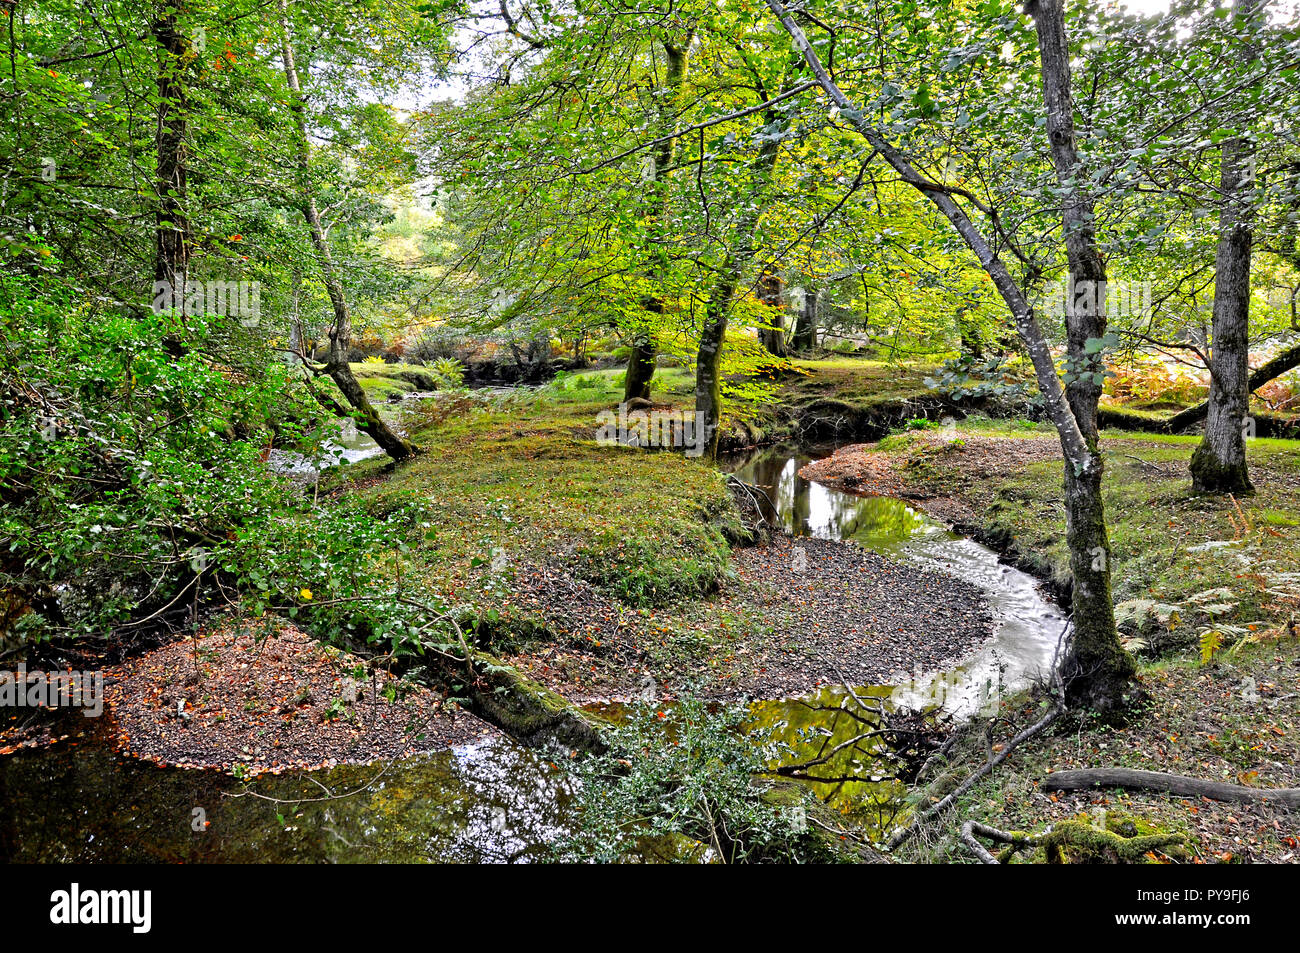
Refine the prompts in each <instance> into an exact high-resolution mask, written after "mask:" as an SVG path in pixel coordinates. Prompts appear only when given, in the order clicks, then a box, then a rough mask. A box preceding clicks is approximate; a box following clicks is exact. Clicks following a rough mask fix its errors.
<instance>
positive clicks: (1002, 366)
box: [925, 354, 1041, 404]
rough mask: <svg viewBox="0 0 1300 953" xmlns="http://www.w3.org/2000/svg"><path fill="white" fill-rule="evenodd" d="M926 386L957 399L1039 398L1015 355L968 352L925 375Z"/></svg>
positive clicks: (1026, 400) (1032, 399) (1027, 401)
mask: <svg viewBox="0 0 1300 953" xmlns="http://www.w3.org/2000/svg"><path fill="white" fill-rule="evenodd" d="M925 383H926V386H927V387H931V388H933V389H934V390H938V391H942V392H943V393H946V394H948V395H950V396H951V397H954V398H956V399H958V400H962V399H966V398H971V397H975V398H980V397H986V398H1000V399H1006V400H1015V401H1023V402H1025V403H1028V404H1036V403H1038V402H1039V401H1040V400H1041V398H1040V397H1039V396H1038V393H1037V387H1036V385H1034V383H1033V381H1032V380H1031V379H1030V378H1029V377H1028V376H1027V374H1026V373H1025V368H1024V363H1023V361H1021V360H1020V359H1018V358H1015V357H1006V356H994V357H986V358H977V357H974V356H972V355H969V354H964V355H962V356H961V357H956V358H952V359H951V360H948V361H945V362H944V364H943V366H942V367H941V368H940V369H939V373H938V374H937V375H936V376H933V377H927V378H926V379H925Z"/></svg>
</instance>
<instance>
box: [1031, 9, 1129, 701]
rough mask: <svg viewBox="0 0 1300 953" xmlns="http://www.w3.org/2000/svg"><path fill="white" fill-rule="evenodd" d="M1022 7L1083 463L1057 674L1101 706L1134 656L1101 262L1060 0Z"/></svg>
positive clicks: (1073, 481)
mask: <svg viewBox="0 0 1300 953" xmlns="http://www.w3.org/2000/svg"><path fill="white" fill-rule="evenodd" d="M1030 12H1031V14H1032V15H1033V18H1034V26H1035V29H1036V31H1037V34H1038V49H1039V55H1040V57H1041V70H1042V80H1043V98H1044V102H1045V103H1046V106H1047V136H1048V141H1049V144H1050V146H1051V152H1052V163H1053V165H1054V166H1055V168H1056V175H1057V179H1058V181H1059V182H1060V183H1061V186H1062V190H1063V192H1064V202H1063V204H1062V209H1061V216H1062V223H1063V226H1064V233H1065V252H1066V260H1067V262H1068V265H1069V274H1070V279H1071V286H1072V293H1071V294H1068V295H1067V296H1066V301H1065V330H1066V347H1067V352H1068V355H1069V370H1070V373H1069V377H1068V379H1067V380H1068V382H1067V384H1066V389H1065V397H1066V401H1067V402H1068V403H1069V406H1070V411H1071V413H1072V414H1073V416H1074V419H1075V421H1076V422H1077V424H1078V428H1079V432H1080V434H1081V435H1082V436H1083V439H1084V441H1085V443H1086V444H1087V447H1088V453H1089V456H1090V458H1091V460H1090V464H1091V465H1090V466H1088V467H1086V468H1079V467H1076V466H1072V465H1071V464H1070V462H1069V455H1068V453H1067V455H1066V465H1065V510H1066V542H1067V544H1068V546H1069V550H1070V571H1071V575H1072V577H1073V589H1072V596H1071V603H1070V618H1071V622H1072V625H1073V630H1074V631H1073V637H1072V640H1071V646H1070V652H1069V654H1068V656H1067V658H1066V660H1065V670H1064V673H1063V674H1064V675H1065V679H1066V684H1067V685H1068V686H1070V694H1071V695H1072V696H1073V697H1074V700H1075V701H1079V702H1082V703H1084V704H1087V705H1088V706H1089V707H1092V708H1095V709H1100V710H1107V709H1110V708H1112V707H1115V706H1116V705H1117V704H1118V703H1119V702H1120V700H1121V699H1122V698H1123V696H1124V693H1125V691H1126V689H1127V687H1128V685H1129V682H1130V681H1131V680H1132V678H1133V675H1134V674H1135V672H1136V665H1135V664H1134V662H1133V658H1132V656H1130V655H1129V654H1128V653H1127V652H1125V651H1124V648H1123V646H1122V645H1120V642H1119V635H1118V632H1117V631H1116V628H1115V609H1114V604H1113V603H1112V602H1111V583H1110V571H1111V552H1110V537H1109V534H1108V533H1107V532H1106V511H1105V504H1104V502H1103V499H1102V479H1103V475H1104V466H1103V463H1102V456H1101V452H1100V447H1099V446H1098V444H1099V434H1098V429H1097V404H1098V402H1099V401H1100V399H1101V385H1102V371H1103V367H1102V366H1101V364H1100V362H1098V361H1096V360H1095V358H1094V356H1093V355H1094V353H1095V343H1094V344H1093V346H1092V348H1091V349H1090V346H1089V342H1096V341H1098V340H1099V339H1100V338H1101V337H1102V336H1104V335H1105V333H1106V265H1105V262H1104V261H1103V259H1102V257H1101V252H1100V250H1099V249H1098V247H1097V240H1096V232H1095V229H1094V225H1093V223H1094V221H1095V220H1096V214H1095V208H1094V203H1093V199H1092V196H1091V195H1090V194H1089V193H1088V192H1087V191H1086V190H1084V189H1081V188H1078V187H1077V186H1072V185H1070V183H1074V182H1077V181H1078V180H1079V178H1080V177H1081V176H1080V173H1079V156H1078V151H1077V148H1076V144H1075V131H1074V101H1073V97H1072V95H1071V92H1070V50H1069V44H1068V43H1067V41H1066V36H1065V6H1064V0H1036V2H1035V3H1033V4H1031V6H1030ZM1063 447H1064V445H1063Z"/></svg>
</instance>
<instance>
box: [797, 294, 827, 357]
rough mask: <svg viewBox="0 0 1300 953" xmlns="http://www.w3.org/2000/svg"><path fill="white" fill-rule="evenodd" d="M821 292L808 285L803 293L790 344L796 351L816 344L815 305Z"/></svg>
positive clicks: (807, 349)
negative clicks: (796, 324) (797, 321)
mask: <svg viewBox="0 0 1300 953" xmlns="http://www.w3.org/2000/svg"><path fill="white" fill-rule="evenodd" d="M821 297H822V295H821V292H820V291H818V290H817V289H815V288H812V287H809V288H808V289H807V290H806V291H805V292H804V295H803V307H802V308H800V309H799V324H798V326H797V327H796V328H795V331H794V337H793V338H792V339H791V340H790V346H791V347H793V348H794V349H795V350H796V351H804V352H807V351H811V350H812V349H813V348H814V347H816V346H817V306H818V305H819V304H820V303H821Z"/></svg>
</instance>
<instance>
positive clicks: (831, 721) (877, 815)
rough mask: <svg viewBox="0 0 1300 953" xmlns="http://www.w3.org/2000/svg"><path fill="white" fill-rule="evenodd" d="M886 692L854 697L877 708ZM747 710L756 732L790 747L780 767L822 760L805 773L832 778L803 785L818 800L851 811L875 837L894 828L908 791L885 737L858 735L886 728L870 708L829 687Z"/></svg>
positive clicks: (877, 690)
mask: <svg viewBox="0 0 1300 953" xmlns="http://www.w3.org/2000/svg"><path fill="white" fill-rule="evenodd" d="M889 692H890V689H889V688H888V687H881V688H873V689H858V690H857V695H858V697H860V698H861V699H863V700H864V701H866V702H868V704H869V705H875V704H877V701H876V700H877V699H881V700H883V699H884V698H885V697H887V696H888V694H889ZM750 712H751V724H752V725H753V727H754V728H755V729H758V730H768V731H772V732H774V734H773V737H774V739H775V740H778V741H780V742H783V743H784V744H786V745H788V746H789V748H788V750H787V752H786V753H785V756H784V757H782V758H781V759H780V760H781V762H782V763H783V764H785V765H792V764H800V763H803V762H805V761H807V760H809V759H823V758H824V759H826V760H825V761H824V762H823V763H819V764H818V765H817V766H816V767H815V768H814V769H811V770H810V771H808V772H806V773H807V775H808V776H810V777H819V778H827V779H830V780H827V781H819V782H815V783H814V782H805V783H809V786H810V787H811V788H812V790H813V792H814V793H815V794H816V795H817V797H818V798H820V799H821V800H822V801H823V802H825V803H826V804H829V805H830V806H832V807H834V808H836V809H837V810H843V809H848V810H850V811H851V812H852V814H853V815H854V816H855V817H856V818H857V820H858V823H861V824H863V825H864V826H865V827H867V828H869V829H871V830H873V831H874V832H875V833H883V832H885V831H888V830H889V829H891V828H892V826H893V823H894V818H895V817H896V815H897V814H898V812H899V811H900V810H901V809H902V807H903V796H904V794H906V790H907V789H906V786H905V785H904V784H902V783H901V782H900V781H898V780H897V779H896V777H895V770H896V767H897V766H896V764H895V763H894V758H893V757H892V752H891V749H890V747H889V745H888V743H887V741H886V739H885V738H884V737H867V738H861V737H860V736H862V735H863V734H864V733H867V734H870V733H871V732H872V730H873V729H879V728H882V727H884V723H883V721H877V720H873V713H872V709H870V708H863V707H861V706H858V705H857V704H855V703H854V702H853V701H852V699H851V697H850V695H849V693H848V692H847V691H846V690H845V689H843V688H839V687H830V688H825V689H822V690H821V691H820V692H818V693H816V694H815V695H811V696H809V697H808V698H803V699H783V700H780V701H771V702H758V703H757V704H755V705H753V706H752V708H751V709H750ZM854 739H860V740H858V741H857V742H856V743H854ZM837 749H838V750H837ZM773 767H774V768H775V767H776V765H773Z"/></svg>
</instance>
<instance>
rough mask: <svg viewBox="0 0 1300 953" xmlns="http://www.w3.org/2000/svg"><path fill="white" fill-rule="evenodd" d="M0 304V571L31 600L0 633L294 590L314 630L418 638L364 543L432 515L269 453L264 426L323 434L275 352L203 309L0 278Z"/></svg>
mask: <svg viewBox="0 0 1300 953" xmlns="http://www.w3.org/2000/svg"><path fill="white" fill-rule="evenodd" d="M0 313H2V314H3V315H4V316H5V318H4V324H3V325H2V326H0V327H2V331H0V343H3V345H4V347H5V352H4V353H5V361H6V362H5V364H4V366H3V367H2V368H0V387H3V404H2V405H0V422H2V423H3V427H2V428H0V484H2V485H3V486H4V488H5V492H4V498H3V502H0V528H2V530H3V536H4V538H5V540H6V542H7V544H8V545H7V547H6V550H5V552H4V553H3V556H2V557H0V558H2V560H3V561H2V562H0V583H2V584H3V587H4V589H5V590H6V592H7V593H8V595H9V596H10V597H11V598H15V599H18V600H21V602H22V604H23V606H22V607H23V608H24V609H28V610H30V611H23V612H22V613H21V614H19V615H18V617H17V620H16V622H15V624H14V625H13V626H12V627H11V630H10V631H9V632H7V633H5V637H6V645H5V648H6V649H10V650H12V649H22V648H24V647H30V646H32V645H34V644H38V643H49V642H52V641H53V642H55V643H56V645H55V646H52V648H57V649H58V650H60V651H76V652H86V653H90V654H95V653H97V652H100V651H103V650H104V649H105V647H107V649H108V650H110V651H116V650H117V649H118V648H120V646H119V645H118V644H117V643H118V642H120V641H123V640H125V641H127V642H129V641H130V640H131V639H132V638H133V637H134V636H136V635H138V634H142V633H147V632H148V631H149V628H150V626H151V625H152V626H154V627H168V626H173V627H174V626H176V625H179V624H181V623H182V622H183V621H186V622H187V621H193V615H192V611H193V610H194V609H196V608H198V607H200V606H202V607H204V608H208V607H213V606H220V605H231V606H238V607H239V608H240V609H241V611H245V612H251V613H252V614H253V615H260V614H262V613H263V612H266V611H287V612H288V614H290V615H296V614H298V612H299V607H300V606H303V605H305V606H307V607H309V610H310V611H308V613H307V618H306V620H305V621H307V622H308V623H309V624H310V625H311V626H312V627H313V628H315V629H317V631H319V632H320V633H321V634H323V635H331V636H337V637H340V638H342V637H354V636H356V635H358V634H359V633H360V634H363V635H364V638H365V639H366V640H370V641H375V640H383V641H384V643H385V644H386V645H389V646H391V650H392V651H394V652H397V653H398V654H401V653H404V652H410V651H413V650H414V649H413V647H412V640H413V639H414V636H413V635H412V633H413V632H414V631H415V629H416V628H417V627H418V626H417V616H420V615H424V616H427V615H428V613H420V612H418V611H415V610H413V609H412V608H411V607H407V606H403V605H402V604H401V603H399V602H397V601H396V600H394V599H392V598H388V597H387V596H386V594H388V595H391V594H392V593H394V592H396V591H397V586H396V583H395V582H394V581H393V580H392V579H386V578H385V575H384V573H383V572H380V571H379V570H380V566H379V564H378V561H377V560H378V557H377V556H376V554H379V553H387V554H391V555H389V556H388V557H386V558H387V559H392V558H397V559H400V558H401V555H400V554H401V553H403V552H406V551H407V549H408V543H407V540H409V539H412V538H414V539H420V538H422V536H423V535H424V534H425V533H427V532H429V531H430V529H431V527H432V515H431V514H430V513H429V512H428V508H427V505H421V506H411V507H407V506H398V505H392V506H390V508H389V509H388V510H386V511H385V512H384V513H383V515H380V516H377V515H374V514H371V513H367V512H366V511H364V510H362V509H361V508H360V507H358V506H355V505H347V504H345V505H337V506H336V505H333V504H329V503H327V504H325V505H318V504H316V503H314V502H313V501H312V500H311V499H310V498H309V497H306V496H304V495H303V494H302V493H301V492H300V491H299V490H297V489H296V488H295V487H293V485H292V484H289V483H288V482H287V481H285V480H283V479H281V478H279V477H277V476H276V475H275V474H273V473H272V472H271V471H270V470H269V469H268V468H267V466H266V464H265V462H264V460H263V458H264V455H265V451H266V448H267V446H268V444H269V443H270V442H271V440H272V439H274V438H278V439H279V440H281V441H286V440H292V441H299V442H302V444H303V445H304V446H305V447H309V446H310V445H312V444H314V443H317V442H319V440H320V438H321V437H322V435H323V434H324V432H325V426H324V423H323V422H321V421H318V420H317V419H316V417H315V416H314V415H315V409H314V405H313V404H309V403H307V402H306V399H305V397H304V396H303V394H302V393H301V391H300V390H299V389H298V388H296V387H295V386H294V384H293V379H292V375H291V371H290V369H289V368H288V366H287V365H285V364H283V363H281V362H279V361H275V360H267V359H266V357H267V355H266V353H265V351H261V352H260V353H259V352H258V351H257V350H256V349H254V350H253V351H252V352H251V356H250V351H249V347H248V345H249V342H248V341H247V340H243V339H241V338H239V337H238V336H232V332H231V331H230V330H229V329H223V328H222V327H221V326H220V325H219V324H214V323H211V322H208V321H205V320H204V319H203V318H202V317H192V318H189V319H187V323H186V325H185V327H184V328H183V329H180V328H178V327H177V326H176V325H175V324H174V322H173V320H172V319H171V318H169V317H166V316H161V315H154V314H152V313H150V312H144V313H142V314H139V315H134V316H131V317H121V316H117V315H114V314H111V313H104V312H101V311H97V310H94V309H93V308H91V307H90V306H88V305H86V304H85V303H83V302H82V301H80V300H79V299H78V298H77V297H76V296H74V295H72V294H71V293H70V292H68V291H66V289H65V290H63V291H60V290H59V288H58V287H57V286H54V285H52V284H50V283H46V284H45V285H44V286H43V287H42V288H41V290H40V292H39V293H36V292H35V291H34V289H33V287H32V283H31V282H30V281H27V280H24V279H20V278H17V277H14V276H11V275H9V276H0ZM177 352H179V353H177ZM240 359H243V360H244V361H245V366H243V367H239V366H237V365H236V364H235V363H233V362H234V361H236V360H240ZM295 419H296V420H299V421H302V422H303V424H302V425H300V426H297V427H295V426H292V425H290V424H289V423H288V421H290V420H295ZM303 593H309V595H308V596H306V597H303V596H302V594H303ZM322 600H325V601H337V600H344V602H342V603H339V604H337V605H336V606H335V607H333V608H331V609H328V610H323V609H316V608H314V607H315V605H316V604H317V603H319V602H320V601H322ZM426 622H428V619H427V618H424V619H420V620H418V624H419V625H423V624H425V623H426Z"/></svg>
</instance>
